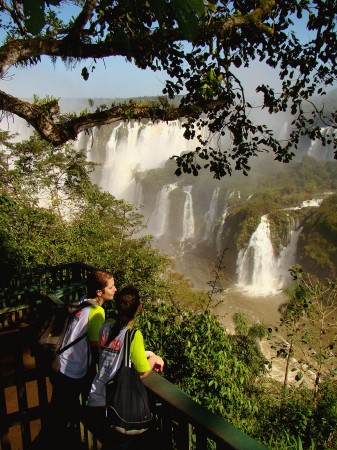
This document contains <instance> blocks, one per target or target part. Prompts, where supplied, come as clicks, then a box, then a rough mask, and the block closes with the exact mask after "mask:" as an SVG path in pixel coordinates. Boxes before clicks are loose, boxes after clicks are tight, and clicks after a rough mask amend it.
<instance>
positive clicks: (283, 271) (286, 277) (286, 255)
mask: <svg viewBox="0 0 337 450" xmlns="http://www.w3.org/2000/svg"><path fill="white" fill-rule="evenodd" d="M302 229H303V227H300V228H299V229H298V230H292V231H290V239H289V244H288V245H287V246H285V247H283V249H282V250H281V252H280V256H279V258H278V262H277V273H278V286H279V288H283V287H285V286H286V285H287V284H288V282H289V281H291V277H290V273H289V272H288V271H289V267H290V266H291V265H292V264H294V262H295V258H296V250H297V243H298V238H299V236H300V234H301V231H302Z"/></svg>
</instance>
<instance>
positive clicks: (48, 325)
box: [32, 294, 94, 374]
mask: <svg viewBox="0 0 337 450" xmlns="http://www.w3.org/2000/svg"><path fill="white" fill-rule="evenodd" d="M93 304H94V303H93V301H91V300H86V301H83V302H81V303H78V302H76V303H64V302H62V300H60V298H59V297H57V296H56V295H54V294H47V295H46V296H43V301H42V310H41V311H40V312H41V316H40V321H38V324H37V327H36V332H35V336H34V342H33V344H32V354H33V355H34V356H35V357H36V359H37V364H38V365H39V368H40V369H42V370H43V371H44V372H46V373H47V374H49V373H52V372H58V370H59V369H60V359H59V355H60V354H61V353H63V352H64V351H65V350H67V349H68V348H70V347H72V346H73V345H75V344H77V342H79V341H81V340H82V339H85V338H86V333H84V334H83V335H82V336H79V337H78V338H77V339H75V340H74V341H73V342H70V343H69V344H67V345H66V346H65V347H62V342H63V339H64V335H65V333H66V330H67V327H68V324H69V322H70V321H71V319H72V318H73V317H74V316H75V315H76V314H77V313H78V311H80V310H81V309H83V308H86V307H88V306H91V305H93Z"/></svg>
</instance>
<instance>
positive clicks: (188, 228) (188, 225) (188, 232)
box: [182, 186, 194, 241]
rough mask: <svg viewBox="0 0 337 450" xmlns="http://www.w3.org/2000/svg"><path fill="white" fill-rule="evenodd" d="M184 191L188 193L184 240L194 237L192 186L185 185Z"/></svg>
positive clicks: (184, 217)
mask: <svg viewBox="0 0 337 450" xmlns="http://www.w3.org/2000/svg"><path fill="white" fill-rule="evenodd" d="M183 192H184V193H185V194H186V199H185V204H184V213H183V236H182V240H183V241H186V240H187V239H192V238H193V237H194V215H193V199H192V193H191V192H192V186H185V187H184V188H183Z"/></svg>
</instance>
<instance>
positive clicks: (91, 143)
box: [12, 121, 328, 295]
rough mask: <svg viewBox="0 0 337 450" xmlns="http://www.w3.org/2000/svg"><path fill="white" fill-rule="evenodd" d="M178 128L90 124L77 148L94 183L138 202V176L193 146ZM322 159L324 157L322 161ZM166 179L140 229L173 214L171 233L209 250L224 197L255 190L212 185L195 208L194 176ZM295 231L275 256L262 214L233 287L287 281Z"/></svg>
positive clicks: (262, 291)
mask: <svg viewBox="0 0 337 450" xmlns="http://www.w3.org/2000/svg"><path fill="white" fill-rule="evenodd" d="M14 125H15V126H14V127H13V130H12V132H13V133H14V132H15V131H18V132H19V133H21V135H22V136H23V137H24V138H25V139H26V138H27V137H28V136H29V134H31V131H32V130H31V128H26V132H25V130H24V129H23V128H22V127H23V124H22V121H16V122H15V124H14ZM16 126H17V129H16ZM27 130H28V131H27ZM183 131H184V129H183V127H182V123H181V122H180V121H176V122H171V123H168V124H166V123H164V122H159V123H152V122H150V121H140V122H135V121H131V122H129V123H122V122H121V123H116V124H113V125H109V126H104V127H101V128H99V129H98V128H94V129H93V130H92V132H91V134H87V133H81V134H80V136H79V138H78V141H77V144H76V146H77V147H78V148H84V149H86V152H87V157H88V160H90V161H93V162H97V163H99V164H100V166H98V167H97V169H96V170H95V172H94V174H93V181H95V182H96V183H97V184H98V185H99V186H100V187H101V188H103V189H104V190H106V191H108V192H110V193H111V194H112V195H114V196H115V197H117V198H123V199H126V200H128V201H130V202H131V203H134V204H135V205H136V206H138V205H140V204H142V203H143V202H144V199H145V193H144V192H143V186H142V183H141V181H142V177H143V176H146V174H147V173H148V172H149V171H151V169H158V168H161V167H163V166H164V165H165V164H166V163H167V161H168V160H169V158H170V157H172V155H174V154H176V155H179V154H181V153H182V152H185V151H190V150H193V149H195V147H196V146H197V143H196V142H195V141H188V140H186V139H184V138H183ZM326 133H328V130H327V131H326ZM318 150H319V149H318V144H317V142H316V141H313V142H312V144H311V146H310V148H309V153H311V154H315V156H317V152H318ZM326 157H328V156H327V155H323V158H322V159H325V158H326ZM171 180H175V181H174V182H173V181H172V182H166V183H162V184H160V182H158V184H153V189H154V190H155V191H156V192H153V201H152V203H151V204H149V205H146V208H147V211H148V213H147V217H145V220H146V219H148V229H147V230H145V231H146V232H147V233H151V234H153V235H154V236H156V237H159V236H165V235H168V232H169V230H168V228H169V227H168V224H169V223H170V217H171V215H172V214H174V219H173V220H174V221H175V222H176V224H177V225H178V222H179V226H178V227H177V228H178V229H179V230H182V231H179V232H180V235H179V236H177V235H175V236H174V239H176V241H178V243H179V242H193V243H194V244H195V243H197V242H201V241H202V242H205V243H206V244H207V242H209V243H210V242H212V245H213V246H214V254H215V253H218V255H219V253H220V251H221V246H222V236H223V233H224V231H225V229H226V219H227V217H228V215H229V212H230V208H229V206H228V203H227V201H229V200H230V201H233V199H234V200H237V201H248V200H249V198H251V197H252V196H253V195H254V194H250V195H249V197H247V198H246V199H245V198H242V197H244V195H242V193H241V192H240V190H231V191H226V192H224V189H222V188H220V187H218V186H216V187H215V188H213V189H212V190H209V194H208V191H207V195H209V196H208V197H207V196H206V194H205V195H204V196H203V202H204V204H203V207H202V208H201V207H200V202H199V204H198V208H196V207H195V205H196V203H197V201H199V199H198V195H199V196H200V190H199V191H198V190H197V186H198V183H199V180H197V181H196V183H195V184H193V183H191V181H190V180H191V178H189V179H188V178H185V179H184V178H183V177H181V178H176V177H174V176H173V174H172V178H171ZM219 186H221V184H219ZM173 191H175V192H174V194H176V193H178V191H179V195H180V194H181V195H182V206H181V208H182V209H181V210H180V209H179V207H180V206H179V205H178V206H179V207H178V206H177V205H175V210H174V213H173V212H172V204H171V203H172V202H171V197H172V194H173ZM198 192H199V194H198ZM154 199H155V200H154ZM321 201H322V200H321V199H313V200H307V201H305V202H303V204H302V205H300V206H299V207H297V208H302V207H317V206H319V205H320V202H321ZM293 209H295V208H293ZM171 224H172V221H171ZM300 232H301V230H299V229H297V230H296V229H293V230H292V231H290V232H289V236H290V240H289V243H288V244H287V246H286V247H285V248H284V249H283V250H282V251H281V253H280V254H279V255H278V256H277V257H276V256H275V255H274V252H273V247H272V244H271V240H270V229H269V223H268V216H263V217H262V218H261V222H260V224H259V226H258V228H257V229H256V230H255V232H254V233H253V235H252V236H251V238H250V241H249V244H248V246H247V248H245V249H241V250H240V252H239V254H238V255H237V263H236V267H237V277H238V278H237V285H238V286H239V287H241V288H242V289H244V290H245V291H246V292H251V293H257V294H259V295H266V294H267V293H269V294H273V293H276V292H277V291H278V289H279V288H280V287H282V286H283V285H284V283H285V282H286V281H285V280H286V278H287V277H286V275H287V271H288V269H289V265H290V264H292V263H293V262H294V260H295V254H296V244H297V240H298V236H299V234H300Z"/></svg>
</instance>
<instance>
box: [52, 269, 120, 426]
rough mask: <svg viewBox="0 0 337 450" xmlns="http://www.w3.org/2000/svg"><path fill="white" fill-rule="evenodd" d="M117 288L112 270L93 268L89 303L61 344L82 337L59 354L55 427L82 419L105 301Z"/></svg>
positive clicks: (89, 280)
mask: <svg viewBox="0 0 337 450" xmlns="http://www.w3.org/2000/svg"><path fill="white" fill-rule="evenodd" d="M116 291H117V289H116V287H115V283H114V277H113V275H112V273H110V272H107V271H105V270H95V271H93V272H91V273H90V274H89V276H88V279H87V299H86V302H90V305H89V306H88V307H85V308H83V309H81V310H80V311H79V312H78V313H77V314H76V315H74V316H73V317H72V320H71V321H70V322H69V325H68V327H67V331H66V334H65V336H64V339H63V342H62V345H61V347H62V348H64V347H67V345H68V344H69V343H73V342H74V341H75V342H76V340H78V338H79V337H81V336H83V335H85V336H86V338H85V339H80V340H78V342H76V344H75V345H71V346H70V347H69V348H68V349H67V350H65V351H63V352H62V353H61V354H60V355H59V359H60V370H59V371H58V372H57V373H56V374H55V375H54V376H53V377H52V378H51V384H52V387H53V392H52V399H51V407H52V415H53V421H55V422H56V423H55V424H54V425H53V426H54V427H55V426H56V424H57V426H59V427H60V429H62V428H63V427H64V426H65V427H69V425H70V424H71V423H72V422H78V419H79V414H80V400H79V398H80V394H82V395H84V396H85V395H87V394H88V392H89V389H90V386H91V383H92V380H93V378H94V376H95V373H96V364H97V362H98V341H99V331H100V329H101V327H102V325H103V324H104V322H105V310H104V309H103V307H102V306H103V304H104V303H105V302H108V301H111V300H112V299H113V298H114V295H115V293H116Z"/></svg>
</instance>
